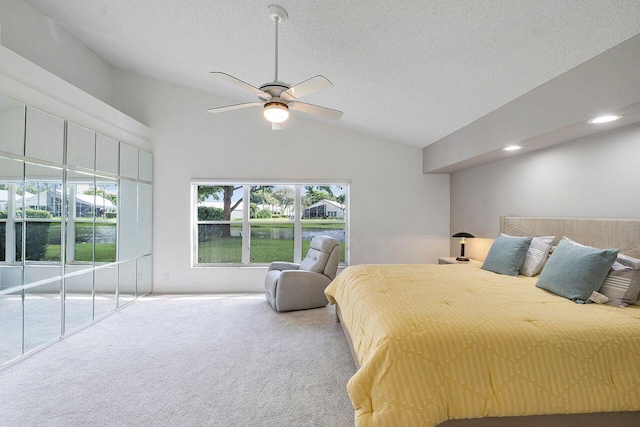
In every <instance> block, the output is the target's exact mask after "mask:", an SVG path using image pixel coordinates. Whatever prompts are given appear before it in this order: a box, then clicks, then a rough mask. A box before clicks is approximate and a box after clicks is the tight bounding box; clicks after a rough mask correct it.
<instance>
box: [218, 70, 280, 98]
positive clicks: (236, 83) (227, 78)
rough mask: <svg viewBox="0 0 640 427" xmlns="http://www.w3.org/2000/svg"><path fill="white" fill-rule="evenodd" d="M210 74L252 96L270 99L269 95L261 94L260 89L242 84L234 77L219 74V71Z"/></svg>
mask: <svg viewBox="0 0 640 427" xmlns="http://www.w3.org/2000/svg"><path fill="white" fill-rule="evenodd" d="M211 74H212V75H213V76H215V77H217V78H219V79H221V80H224V81H226V82H227V83H230V84H232V85H234V86H236V87H238V88H241V89H243V90H245V91H248V92H251V93H253V94H254V95H258V96H264V97H267V98H268V99H270V98H271V95H269V94H268V93H266V92H263V91H261V90H260V89H258V88H257V87H255V86H251V85H250V84H249V83H246V82H243V81H242V80H240V79H236V78H235V77H233V76H230V75H229V74H227V73H221V72H219V71H212V72H211Z"/></svg>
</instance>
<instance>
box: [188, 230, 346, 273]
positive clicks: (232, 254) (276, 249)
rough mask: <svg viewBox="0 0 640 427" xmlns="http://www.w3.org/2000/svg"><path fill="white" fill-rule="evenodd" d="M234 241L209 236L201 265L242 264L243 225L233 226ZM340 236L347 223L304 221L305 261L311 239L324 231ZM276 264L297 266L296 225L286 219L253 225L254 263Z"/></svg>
mask: <svg viewBox="0 0 640 427" xmlns="http://www.w3.org/2000/svg"><path fill="white" fill-rule="evenodd" d="M231 230H232V231H231V234H232V237H225V238H223V237H218V236H205V238H204V239H201V240H200V241H199V242H198V263H200V264H207V263H216V264H217V263H220V264H225V263H236V264H239V263H241V262H242V237H241V231H242V224H240V223H238V224H232V225H231ZM325 230H326V231H327V232H331V231H333V233H334V234H335V232H336V231H337V232H339V230H344V223H339V222H333V223H331V222H327V220H304V221H303V222H302V231H303V240H302V257H303V258H304V255H306V253H307V251H308V250H309V247H310V245H311V238H312V237H313V236H315V235H319V234H323V231H325ZM341 244H342V254H341V256H340V261H341V262H344V260H345V245H344V242H341ZM273 261H286V262H293V222H292V221H289V220H286V219H271V220H256V221H251V263H270V262H273Z"/></svg>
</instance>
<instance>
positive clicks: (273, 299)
mask: <svg viewBox="0 0 640 427" xmlns="http://www.w3.org/2000/svg"><path fill="white" fill-rule="evenodd" d="M340 252H342V246H340V242H339V241H338V240H337V239H334V238H332V237H329V236H316V237H314V238H313V240H311V249H309V252H307V257H306V258H305V259H304V260H303V261H302V262H301V263H300V264H293V263H290V262H274V263H271V265H270V266H269V271H267V277H266V279H265V282H264V289H265V293H266V296H267V301H269V304H271V306H272V307H273V309H274V310H276V311H291V310H304V309H307V308H318V307H323V306H325V305H327V303H328V301H327V297H326V296H325V295H324V290H325V288H326V287H327V286H328V285H329V283H331V281H332V280H333V279H334V278H335V277H336V272H337V270H338V262H340Z"/></svg>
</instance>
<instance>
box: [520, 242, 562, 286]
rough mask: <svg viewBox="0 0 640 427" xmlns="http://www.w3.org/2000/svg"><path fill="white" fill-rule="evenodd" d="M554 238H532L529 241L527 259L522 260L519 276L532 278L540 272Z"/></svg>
mask: <svg viewBox="0 0 640 427" xmlns="http://www.w3.org/2000/svg"><path fill="white" fill-rule="evenodd" d="M555 238H556V236H542V237H534V238H533V239H532V240H531V245H530V246H529V250H528V251H527V257H526V258H525V259H524V263H523V264H522V267H520V274H524V275H525V276H529V277H532V276H535V275H536V274H539V273H540V272H541V271H542V267H544V264H545V263H546V262H547V257H548V256H549V251H550V250H551V247H552V246H553V241H554V240H555Z"/></svg>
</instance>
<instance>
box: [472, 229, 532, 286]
mask: <svg viewBox="0 0 640 427" xmlns="http://www.w3.org/2000/svg"><path fill="white" fill-rule="evenodd" d="M531 239H532V238H531V237H513V236H507V235H504V234H501V235H500V236H498V238H497V239H496V240H495V241H494V242H493V245H491V249H489V253H488V254H487V258H486V259H485V260H484V264H482V269H483V270H488V271H493V272H494V273H498V274H505V275H507V276H517V275H518V271H520V267H522V263H524V259H525V258H526V257H527V250H529V245H530V244H531Z"/></svg>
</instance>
